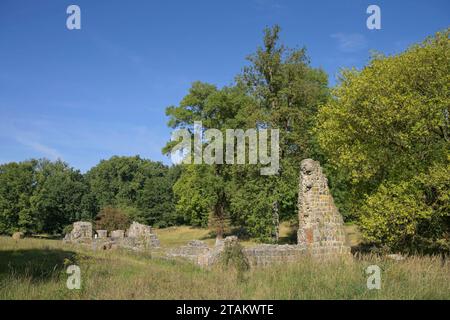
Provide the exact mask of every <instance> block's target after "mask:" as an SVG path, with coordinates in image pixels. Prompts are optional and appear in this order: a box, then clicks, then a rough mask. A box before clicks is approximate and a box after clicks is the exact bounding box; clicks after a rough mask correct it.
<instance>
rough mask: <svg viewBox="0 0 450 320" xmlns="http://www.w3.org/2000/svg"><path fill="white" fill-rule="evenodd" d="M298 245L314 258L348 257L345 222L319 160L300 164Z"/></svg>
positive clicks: (305, 161) (306, 160)
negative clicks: (339, 255) (338, 255)
mask: <svg viewBox="0 0 450 320" xmlns="http://www.w3.org/2000/svg"><path fill="white" fill-rule="evenodd" d="M298 220H299V229H298V232H297V245H298V246H300V247H302V248H304V249H306V251H307V252H308V253H310V254H311V255H313V256H315V257H320V256H330V255H337V254H346V253H349V252H350V248H349V247H348V246H346V245H345V231H344V227H343V219H342V216H341V215H340V213H339V211H338V209H337V208H336V206H335V204H334V201H333V197H332V195H331V193H330V190H329V188H328V180H327V178H326V177H325V175H324V174H323V173H322V168H321V167H320V164H319V162H318V161H314V160H312V159H305V160H303V161H302V162H301V164H300V183H299V193H298Z"/></svg>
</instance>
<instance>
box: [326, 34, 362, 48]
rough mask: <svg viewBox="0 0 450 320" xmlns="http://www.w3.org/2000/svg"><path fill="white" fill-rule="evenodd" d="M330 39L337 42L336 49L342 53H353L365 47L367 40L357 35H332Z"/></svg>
mask: <svg viewBox="0 0 450 320" xmlns="http://www.w3.org/2000/svg"><path fill="white" fill-rule="evenodd" d="M331 38H333V39H336V40H337V42H338V49H339V50H340V51H342V52H355V51H359V50H362V49H364V48H366V47H367V40H366V38H365V37H364V35H362V34H359V33H342V32H339V33H334V34H332V35H331Z"/></svg>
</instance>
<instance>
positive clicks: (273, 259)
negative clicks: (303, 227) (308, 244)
mask: <svg viewBox="0 0 450 320" xmlns="http://www.w3.org/2000/svg"><path fill="white" fill-rule="evenodd" d="M243 252H244V254H245V256H246V257H247V259H248V261H249V262H250V265H252V266H267V265H271V264H274V263H289V262H295V261H298V260H299V258H300V257H302V256H305V253H306V249H305V248H302V247H300V246H296V245H272V244H262V245H258V246H254V247H248V248H244V249H243Z"/></svg>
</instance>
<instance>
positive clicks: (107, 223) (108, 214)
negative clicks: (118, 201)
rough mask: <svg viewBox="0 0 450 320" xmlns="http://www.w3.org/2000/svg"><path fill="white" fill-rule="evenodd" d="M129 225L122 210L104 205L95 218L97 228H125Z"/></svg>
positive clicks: (127, 218)
mask: <svg viewBox="0 0 450 320" xmlns="http://www.w3.org/2000/svg"><path fill="white" fill-rule="evenodd" d="M129 226H130V218H129V216H128V215H127V214H126V213H125V212H124V211H122V210H120V209H118V208H113V207H105V208H103V209H101V210H100V213H99V214H98V215H97V217H96V218H95V227H96V229H97V230H108V232H111V231H114V230H126V229H128V227H129Z"/></svg>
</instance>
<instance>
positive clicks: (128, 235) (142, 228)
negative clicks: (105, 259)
mask: <svg viewBox="0 0 450 320" xmlns="http://www.w3.org/2000/svg"><path fill="white" fill-rule="evenodd" d="M92 235H93V232H92V223H90V222H83V221H78V222H75V223H74V224H73V229H72V231H71V232H70V233H68V234H67V235H66V236H65V238H64V240H65V241H66V242H72V243H85V244H92V248H93V249H94V250H95V249H105V250H106V249H114V248H126V249H132V250H137V251H142V250H145V249H149V248H154V247H159V245H160V244H159V240H158V237H157V236H156V234H154V233H153V232H152V229H151V227H150V226H146V225H143V224H140V223H137V222H133V223H132V224H131V226H130V228H129V229H128V230H127V232H125V231H124V230H114V231H111V233H110V236H109V237H108V233H107V231H106V230H97V232H96V237H95V238H92Z"/></svg>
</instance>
